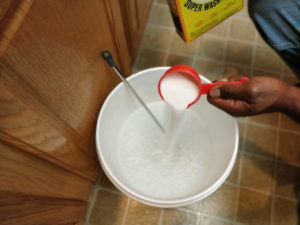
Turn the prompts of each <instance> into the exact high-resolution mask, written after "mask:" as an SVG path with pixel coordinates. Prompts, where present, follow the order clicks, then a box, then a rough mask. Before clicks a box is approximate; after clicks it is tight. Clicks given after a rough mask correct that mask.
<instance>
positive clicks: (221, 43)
mask: <svg viewBox="0 0 300 225" xmlns="http://www.w3.org/2000/svg"><path fill="white" fill-rule="evenodd" d="M225 46H226V40H225V39H224V38H219V37H215V36H211V35H203V37H201V38H200V39H199V46H198V50H197V55H198V56H201V57H202V58H207V59H214V60H222V59H223V58H224V55H225Z"/></svg>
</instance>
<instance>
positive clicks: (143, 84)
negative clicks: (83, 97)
mask: <svg viewBox="0 0 300 225" xmlns="http://www.w3.org/2000/svg"><path fill="white" fill-rule="evenodd" d="M167 69H169V67H156V68H151V69H147V70H143V71H140V72H138V73H136V74H134V75H132V76H130V77H129V78H128V79H127V80H128V81H129V82H130V84H131V85H132V86H133V87H134V88H135V90H136V91H137V93H138V94H139V95H140V96H141V98H142V99H143V100H144V101H145V103H146V104H149V103H151V102H157V101H161V99H160V97H159V94H158V91H157V84H158V81H159V79H160V77H161V76H162V75H163V74H164V72H165V71H166V70H167ZM200 77H201V81H202V82H204V83H207V82H210V81H209V80H207V79H206V78H204V77H202V76H200ZM139 107H141V105H140V104H139V102H138V101H137V100H136V99H135V97H134V96H133V94H132V93H131V92H130V90H128V89H127V88H126V87H125V86H124V85H123V83H120V84H119V85H118V86H116V87H115V88H114V90H113V91H112V92H111V93H110V94H109V96H108V97H107V99H106V100H105V102H104V104H103V106H102V108H101V111H100V114H99V117H98V122H97V128H96V146H97V154H98V157H99V160H100V163H101V165H102V168H103V170H104V172H105V174H106V175H107V177H108V178H109V179H110V180H111V182H112V183H113V184H114V185H115V186H116V187H117V188H118V189H119V190H120V191H122V192H123V193H124V194H126V195H127V196H129V197H131V198H133V199H135V200H136V201H139V202H142V203H144V204H147V205H151V206H156V207H164V208H172V207H179V206H183V205H188V204H191V203H193V202H196V201H199V200H201V199H204V198H205V197H207V196H209V195H210V194H212V193H213V192H214V191H215V190H216V189H217V188H218V187H220V186H221V184H222V183H223V182H224V181H225V179H226V178H227V177H228V175H229V173H230V172H231V170H232V167H233V165H234V162H235V159H236V155H237V150H238V139H239V138H238V127H237V123H236V120H235V119H234V118H232V117H231V116H229V115H228V114H226V113H224V112H223V111H221V110H219V109H217V108H216V107H214V106H212V105H211V104H209V103H208V102H207V100H206V96H202V97H201V98H200V100H199V101H198V102H197V103H196V104H195V105H194V106H192V110H194V111H195V112H197V114H199V116H201V117H202V119H204V120H205V121H206V122H207V123H209V126H208V128H209V129H208V130H207V131H206V132H208V133H209V134H210V135H211V137H213V138H214V139H213V143H214V148H215V149H216V151H217V154H215V158H214V159H213V160H214V163H212V165H211V168H209V174H206V176H205V177H203V183H204V185H201V187H199V189H197V193H195V192H193V193H186V194H185V196H178V197H176V198H174V199H157V198H152V197H149V195H148V196H146V195H143V194H142V193H138V192H137V191H135V190H134V189H133V188H131V185H130V184H128V183H127V181H126V179H124V177H122V175H121V173H120V168H119V167H118V162H117V161H116V158H117V156H116V154H117V139H118V136H119V132H120V130H121V127H122V124H123V122H124V121H125V120H126V119H127V118H128V116H129V115H130V114H131V113H133V112H134V111H135V110H136V109H137V108H139ZM195 138H196V137H195ZM137 169H138V168H137ZM158 185H159V184H158ZM174 188H176V187H174Z"/></svg>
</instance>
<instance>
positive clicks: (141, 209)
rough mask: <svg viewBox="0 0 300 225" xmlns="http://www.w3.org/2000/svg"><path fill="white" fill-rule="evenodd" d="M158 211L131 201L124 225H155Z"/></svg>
mask: <svg viewBox="0 0 300 225" xmlns="http://www.w3.org/2000/svg"><path fill="white" fill-rule="evenodd" d="M159 215H160V209H159V208H154V207H150V206H146V205H144V204H142V203H139V202H137V201H134V200H131V202H130V205H129V209H128V214H127V218H126V222H125V225H141V224H143V225H152V224H153V225H156V224H157V223H158V219H159Z"/></svg>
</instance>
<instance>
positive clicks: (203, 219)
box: [199, 216, 234, 225]
mask: <svg viewBox="0 0 300 225" xmlns="http://www.w3.org/2000/svg"><path fill="white" fill-rule="evenodd" d="M199 224H200V225H233V224H234V223H233V222H227V221H223V220H220V219H217V218H211V217H207V216H200V223H199Z"/></svg>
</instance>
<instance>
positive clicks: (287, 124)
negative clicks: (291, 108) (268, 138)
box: [280, 114, 300, 132]
mask: <svg viewBox="0 0 300 225" xmlns="http://www.w3.org/2000/svg"><path fill="white" fill-rule="evenodd" d="M280 128H284V129H288V130H293V131H299V132H300V124H299V123H297V122H295V120H293V119H291V118H290V117H288V116H287V115H284V114H281V120H280Z"/></svg>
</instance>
